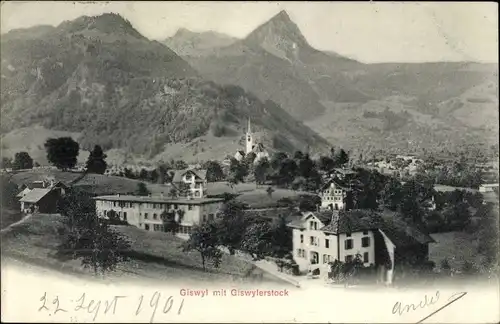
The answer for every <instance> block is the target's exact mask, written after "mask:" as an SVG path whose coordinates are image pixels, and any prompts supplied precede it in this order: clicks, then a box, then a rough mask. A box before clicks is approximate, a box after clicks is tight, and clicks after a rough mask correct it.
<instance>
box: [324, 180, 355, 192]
mask: <svg viewBox="0 0 500 324" xmlns="http://www.w3.org/2000/svg"><path fill="white" fill-rule="evenodd" d="M332 183H333V184H335V187H337V188H340V189H344V190H349V187H348V186H347V184H345V183H344V182H343V181H341V180H340V179H337V178H331V179H328V180H327V181H326V182H325V184H324V185H323V187H321V190H325V189H326V188H328V187H330V185H331V184H332Z"/></svg>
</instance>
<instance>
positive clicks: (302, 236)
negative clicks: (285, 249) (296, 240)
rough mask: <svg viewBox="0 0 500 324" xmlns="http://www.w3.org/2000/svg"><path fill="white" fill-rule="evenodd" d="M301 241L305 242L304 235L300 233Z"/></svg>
mask: <svg viewBox="0 0 500 324" xmlns="http://www.w3.org/2000/svg"><path fill="white" fill-rule="evenodd" d="M300 243H304V235H303V234H300Z"/></svg>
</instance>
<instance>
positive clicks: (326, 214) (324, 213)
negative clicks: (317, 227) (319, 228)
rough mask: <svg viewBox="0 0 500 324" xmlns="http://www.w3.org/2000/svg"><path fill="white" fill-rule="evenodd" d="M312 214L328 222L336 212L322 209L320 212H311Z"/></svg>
mask: <svg viewBox="0 0 500 324" xmlns="http://www.w3.org/2000/svg"><path fill="white" fill-rule="evenodd" d="M311 214H312V215H314V216H315V217H316V218H317V219H319V220H320V221H321V222H322V223H323V224H328V223H330V221H331V220H332V216H333V214H334V212H333V211H331V210H321V211H318V212H311ZM307 217H309V215H308V216H306V217H305V218H304V219H306V218H307Z"/></svg>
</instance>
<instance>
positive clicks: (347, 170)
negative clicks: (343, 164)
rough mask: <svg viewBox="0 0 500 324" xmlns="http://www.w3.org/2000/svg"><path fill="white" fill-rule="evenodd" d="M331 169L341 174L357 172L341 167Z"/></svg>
mask: <svg viewBox="0 0 500 324" xmlns="http://www.w3.org/2000/svg"><path fill="white" fill-rule="evenodd" d="M333 171H335V172H338V173H341V174H343V175H347V174H356V173H357V172H356V171H353V170H349V169H342V168H334V169H333Z"/></svg>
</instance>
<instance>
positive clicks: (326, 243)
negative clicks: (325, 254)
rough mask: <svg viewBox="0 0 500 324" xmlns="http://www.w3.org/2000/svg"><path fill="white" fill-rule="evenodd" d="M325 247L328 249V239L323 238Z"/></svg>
mask: <svg viewBox="0 0 500 324" xmlns="http://www.w3.org/2000/svg"><path fill="white" fill-rule="evenodd" d="M325 247H326V248H327V249H328V248H329V247H330V240H329V239H325Z"/></svg>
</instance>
